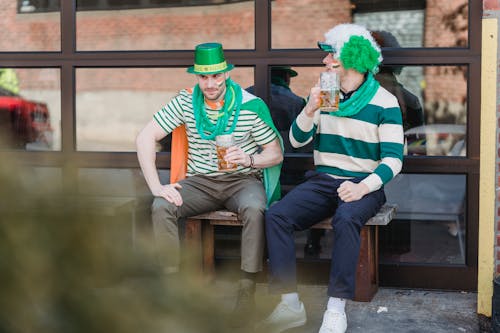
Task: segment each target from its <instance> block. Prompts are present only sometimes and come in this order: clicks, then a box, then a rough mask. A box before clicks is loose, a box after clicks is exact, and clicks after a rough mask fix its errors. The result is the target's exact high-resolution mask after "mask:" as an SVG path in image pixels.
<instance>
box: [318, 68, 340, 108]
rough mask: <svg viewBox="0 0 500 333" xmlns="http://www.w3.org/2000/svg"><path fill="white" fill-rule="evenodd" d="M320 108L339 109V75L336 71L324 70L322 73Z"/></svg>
mask: <svg viewBox="0 0 500 333" xmlns="http://www.w3.org/2000/svg"><path fill="white" fill-rule="evenodd" d="M319 84H320V95H319V108H320V110H321V111H328V112H330V111H338V109H339V99H340V97H339V92H340V82H339V76H338V74H337V73H335V72H322V73H321V75H320V80H319Z"/></svg>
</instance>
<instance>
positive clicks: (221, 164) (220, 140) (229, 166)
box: [215, 134, 238, 171]
mask: <svg viewBox="0 0 500 333" xmlns="http://www.w3.org/2000/svg"><path fill="white" fill-rule="evenodd" d="M231 146H234V136H233V134H224V135H217V136H216V137H215V148H216V149H217V165H218V169H219V171H232V170H236V168H237V167H238V165H237V164H236V163H229V162H227V161H226V160H225V159H224V157H225V156H226V150H227V148H228V147H231Z"/></svg>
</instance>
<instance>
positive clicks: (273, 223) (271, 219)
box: [265, 205, 293, 232]
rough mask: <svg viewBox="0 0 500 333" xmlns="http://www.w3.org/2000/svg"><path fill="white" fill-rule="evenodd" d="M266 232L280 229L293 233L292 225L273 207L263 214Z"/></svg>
mask: <svg viewBox="0 0 500 333" xmlns="http://www.w3.org/2000/svg"><path fill="white" fill-rule="evenodd" d="M265 221H266V230H268V231H271V230H274V229H282V230H288V231H290V232H293V224H292V222H291V220H290V219H289V218H287V217H286V216H285V215H284V214H282V213H281V211H280V210H279V209H276V205H275V206H271V207H270V208H269V209H268V210H267V211H266V213H265Z"/></svg>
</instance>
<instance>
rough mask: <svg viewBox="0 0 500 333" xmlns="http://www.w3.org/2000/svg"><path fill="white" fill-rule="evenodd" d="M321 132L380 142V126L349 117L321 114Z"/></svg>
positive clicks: (369, 141)
mask: <svg viewBox="0 0 500 333" xmlns="http://www.w3.org/2000/svg"><path fill="white" fill-rule="evenodd" d="M321 133H322V134H334V135H340V136H343V137H345V138H348V139H355V140H360V141H365V142H368V143H378V142H379V141H380V140H379V135H378V126H377V125H375V124H371V123H369V122H366V121H361V120H357V119H352V118H349V117H334V116H330V115H327V114H323V115H321Z"/></svg>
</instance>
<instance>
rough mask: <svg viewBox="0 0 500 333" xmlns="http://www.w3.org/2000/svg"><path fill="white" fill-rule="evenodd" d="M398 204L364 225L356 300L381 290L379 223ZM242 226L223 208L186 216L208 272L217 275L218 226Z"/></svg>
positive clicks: (193, 244)
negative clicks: (216, 227) (216, 235)
mask: <svg viewBox="0 0 500 333" xmlns="http://www.w3.org/2000/svg"><path fill="white" fill-rule="evenodd" d="M396 209H397V205H393V204H385V205H383V206H382V208H381V209H380V211H379V212H378V213H377V215H375V216H374V217H372V218H371V219H370V220H368V222H367V223H366V225H365V226H364V227H363V228H362V229H361V248H360V253H359V260H358V268H357V272H356V291H355V297H354V300H355V301H361V302H369V301H371V299H372V298H373V296H374V295H375V293H376V292H377V290H378V282H379V280H378V227H379V226H384V225H387V224H389V222H390V221H391V220H392V218H393V217H394V215H395V213H396ZM216 225H225V226H242V223H241V221H240V220H238V215H237V214H236V213H233V212H230V211H226V210H220V211H213V212H209V213H206V214H201V215H197V216H193V217H189V218H187V219H186V232H185V237H186V242H188V243H189V246H190V248H191V249H195V250H196V249H197V250H198V251H201V259H202V267H203V271H204V273H205V274H208V276H209V277H213V276H214V274H215V270H214V226H216ZM312 228H317V229H332V226H331V218H328V219H325V220H323V221H321V222H320V223H317V224H315V225H314V226H313V227H312Z"/></svg>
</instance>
